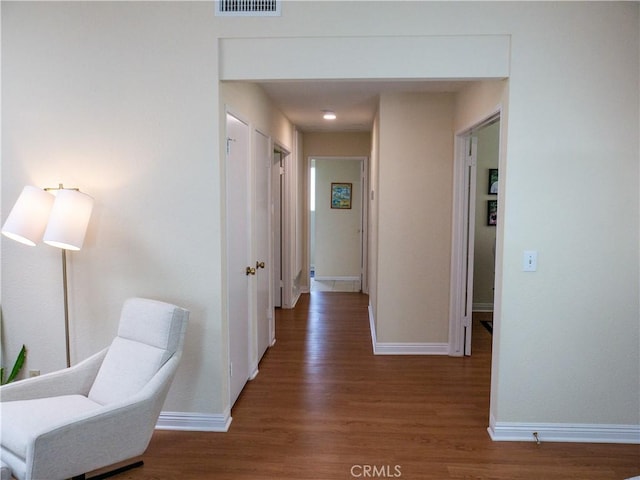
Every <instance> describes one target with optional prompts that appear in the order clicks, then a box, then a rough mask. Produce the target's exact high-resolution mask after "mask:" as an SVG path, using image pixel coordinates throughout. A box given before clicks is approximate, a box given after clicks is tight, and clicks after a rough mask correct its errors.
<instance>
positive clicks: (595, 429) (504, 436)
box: [487, 419, 640, 444]
mask: <svg viewBox="0 0 640 480" xmlns="http://www.w3.org/2000/svg"><path fill="white" fill-rule="evenodd" d="M487 431H488V432H489V436H490V437H491V439H492V440H494V441H496V442H534V441H535V437H534V436H533V433H534V432H536V433H537V436H538V440H540V442H572V443H631V444H640V425H606V424H585V423H577V424H573V423H514V422H495V421H493V419H491V422H490V425H489V428H488V429H487Z"/></svg>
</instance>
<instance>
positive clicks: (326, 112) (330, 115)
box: [322, 110, 336, 120]
mask: <svg viewBox="0 0 640 480" xmlns="http://www.w3.org/2000/svg"><path fill="white" fill-rule="evenodd" d="M323 112H324V114H323V115H322V118H324V119H325V120H335V119H336V114H335V112H332V111H330V110H324V111H323Z"/></svg>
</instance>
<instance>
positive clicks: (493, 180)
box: [488, 168, 498, 195]
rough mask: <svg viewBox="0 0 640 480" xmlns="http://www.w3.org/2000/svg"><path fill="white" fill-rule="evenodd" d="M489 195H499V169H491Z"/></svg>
mask: <svg viewBox="0 0 640 480" xmlns="http://www.w3.org/2000/svg"><path fill="white" fill-rule="evenodd" d="M488 191H489V195H497V194H498V169H497V168H490V169H489V190H488Z"/></svg>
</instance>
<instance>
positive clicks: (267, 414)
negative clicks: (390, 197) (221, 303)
mask: <svg viewBox="0 0 640 480" xmlns="http://www.w3.org/2000/svg"><path fill="white" fill-rule="evenodd" d="M367 304H368V297H367V296H365V295H362V294H357V293H320V292H318V293H313V294H311V295H304V296H303V297H302V298H301V300H300V301H299V303H298V306H297V307H296V308H295V309H293V310H278V312H277V318H276V322H277V323H276V332H277V343H276V344H275V346H274V347H272V348H271V349H269V351H268V352H267V353H266V355H265V357H264V358H263V360H262V362H261V364H260V373H259V375H258V376H257V377H256V379H255V380H253V381H251V382H249V383H248V384H247V386H246V388H245V390H244V391H243V392H242V394H241V396H240V398H239V400H238V402H237V403H236V405H235V407H234V409H233V412H232V416H233V422H232V424H231V428H230V431H229V432H227V433H198V432H172V431H157V432H155V433H154V436H153V439H152V441H151V445H150V446H149V449H148V451H147V452H146V453H145V455H144V457H143V458H144V460H145V466H144V467H142V468H139V469H137V470H134V471H131V472H128V473H127V474H124V475H121V476H120V477H119V478H122V479H126V478H128V479H132V480H152V479H153V480H156V479H163V480H164V479H185V480H189V479H194V480H195V479H209V478H212V479H213V478H215V479H228V480H245V479H246V480H257V479H279V480H287V479H295V480H305V479H310V480H333V479H352V478H385V477H386V478H406V479H412V480H413V479H434V480H435V479H438V480H443V479H483V480H489V479H495V480H507V479H509V480H566V479H584V480H605V479H606V480H608V479H611V480H622V479H625V478H629V477H632V476H634V475H640V446H637V445H611V444H602V445H596V444H567V443H542V444H541V445H536V444H535V443H534V442H530V443H512V442H492V441H491V439H490V438H489V436H488V434H487V431H486V428H487V425H488V412H489V383H490V375H491V371H490V366H491V336H490V334H489V332H488V331H487V330H486V329H484V328H483V327H482V326H480V324H478V325H477V326H476V328H475V330H474V345H473V352H474V355H473V356H472V357H470V358H450V357H442V356H375V355H373V352H372V347H371V334H370V332H369V320H368V311H367ZM365 474H368V475H365Z"/></svg>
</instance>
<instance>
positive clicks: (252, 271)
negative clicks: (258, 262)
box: [246, 267, 256, 275]
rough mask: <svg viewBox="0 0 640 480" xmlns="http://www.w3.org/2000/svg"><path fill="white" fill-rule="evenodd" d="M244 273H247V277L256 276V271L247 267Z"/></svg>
mask: <svg viewBox="0 0 640 480" xmlns="http://www.w3.org/2000/svg"><path fill="white" fill-rule="evenodd" d="M246 273H247V275H255V274H256V269H255V268H252V267H247V271H246Z"/></svg>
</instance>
